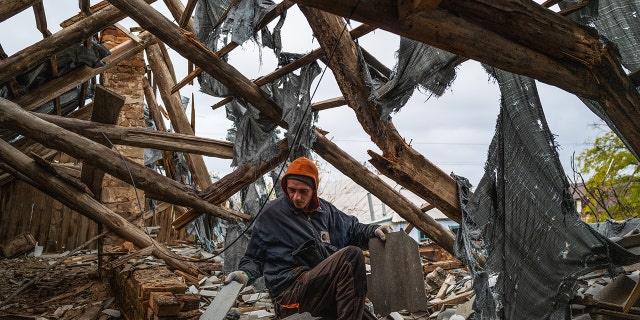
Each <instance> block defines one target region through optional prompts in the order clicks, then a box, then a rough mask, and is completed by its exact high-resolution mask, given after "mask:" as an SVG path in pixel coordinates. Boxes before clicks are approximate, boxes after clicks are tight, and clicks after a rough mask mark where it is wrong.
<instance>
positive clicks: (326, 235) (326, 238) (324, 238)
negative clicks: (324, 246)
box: [320, 231, 331, 243]
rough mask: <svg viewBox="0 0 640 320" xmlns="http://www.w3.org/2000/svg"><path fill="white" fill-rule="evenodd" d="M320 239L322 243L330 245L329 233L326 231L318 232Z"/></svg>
mask: <svg viewBox="0 0 640 320" xmlns="http://www.w3.org/2000/svg"><path fill="white" fill-rule="evenodd" d="M320 239H321V240H322V242H324V243H331V239H330V238H329V232H327V231H320Z"/></svg>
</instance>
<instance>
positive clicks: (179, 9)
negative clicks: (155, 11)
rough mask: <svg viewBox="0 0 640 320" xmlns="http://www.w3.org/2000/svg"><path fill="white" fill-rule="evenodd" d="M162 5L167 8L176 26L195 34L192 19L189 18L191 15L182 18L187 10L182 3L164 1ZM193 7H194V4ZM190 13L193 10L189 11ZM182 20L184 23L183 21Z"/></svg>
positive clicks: (170, 0)
mask: <svg viewBox="0 0 640 320" xmlns="http://www.w3.org/2000/svg"><path fill="white" fill-rule="evenodd" d="M190 2H191V1H190ZM193 2H195V1H193ZM164 4H165V5H167V8H168V9H169V12H170V13H171V16H172V17H173V19H174V20H175V21H177V22H178V25H179V26H180V28H183V29H185V30H187V31H189V32H193V33H195V30H194V29H193V18H192V17H191V14H190V13H189V14H188V15H187V16H186V17H184V16H185V13H187V10H186V8H185V6H184V4H182V1H180V0H164ZM193 5H194V7H195V3H194V4H193ZM192 11H193V9H191V12H192ZM183 18H184V21H183Z"/></svg>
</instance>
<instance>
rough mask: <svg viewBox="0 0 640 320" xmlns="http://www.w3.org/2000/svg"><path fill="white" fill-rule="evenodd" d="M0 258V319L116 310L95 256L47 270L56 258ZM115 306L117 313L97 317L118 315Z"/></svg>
mask: <svg viewBox="0 0 640 320" xmlns="http://www.w3.org/2000/svg"><path fill="white" fill-rule="evenodd" d="M0 259H1V260H0V305H1V306H0V319H37V318H40V319H42V318H44V319H84V317H82V316H83V315H85V316H86V315H88V314H90V313H92V312H91V310H103V308H106V309H108V308H112V309H115V310H117V307H116V306H115V305H113V299H112V298H111V294H110V293H109V285H108V282H107V280H101V279H100V278H99V277H98V274H97V271H98V264H97V260H93V261H81V262H75V261H69V262H64V263H61V264H60V265H58V266H57V267H56V268H55V269H53V270H49V271H48V270H47V269H48V268H49V266H50V265H52V264H54V263H55V262H56V261H57V259H42V258H34V257H21V258H13V259H6V258H0ZM65 261H67V260H65ZM38 276H42V277H41V279H40V280H39V281H37V282H36V283H34V284H31V285H28V286H25V285H26V284H27V283H28V282H29V281H30V280H32V279H34V278H35V277H38ZM23 287H26V289H25V290H24V291H22V292H21V293H18V294H17V295H15V296H14V297H11V296H12V295H13V294H15V293H16V292H18V290H20V289H21V288H23ZM8 299H9V300H8ZM98 306H99V307H98ZM115 310H114V313H113V315H116V317H114V316H109V315H107V314H105V313H102V314H101V315H100V317H99V319H118V317H117V312H116V311H115ZM109 312H111V311H109ZM96 318H98V316H97V315H96V316H95V317H94V318H93V319H96Z"/></svg>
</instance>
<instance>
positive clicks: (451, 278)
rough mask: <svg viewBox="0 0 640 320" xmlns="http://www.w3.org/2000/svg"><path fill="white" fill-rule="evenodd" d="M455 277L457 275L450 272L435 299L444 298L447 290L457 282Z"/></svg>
mask: <svg viewBox="0 0 640 320" xmlns="http://www.w3.org/2000/svg"><path fill="white" fill-rule="evenodd" d="M455 279H456V276H455V275H453V274H448V275H447V278H445V279H444V282H443V283H442V286H440V289H439V290H438V293H436V295H435V299H440V300H442V299H443V298H444V295H445V294H446V293H447V290H448V289H449V287H450V286H451V285H453V284H455Z"/></svg>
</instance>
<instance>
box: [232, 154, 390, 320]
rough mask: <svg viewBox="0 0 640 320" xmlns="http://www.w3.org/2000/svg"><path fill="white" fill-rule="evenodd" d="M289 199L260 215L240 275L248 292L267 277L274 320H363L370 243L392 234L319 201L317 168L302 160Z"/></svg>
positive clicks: (291, 176)
mask: <svg viewBox="0 0 640 320" xmlns="http://www.w3.org/2000/svg"><path fill="white" fill-rule="evenodd" d="M280 183H281V186H282V189H283V190H284V192H285V195H284V196H281V197H279V198H278V199H275V200H273V201H270V202H269V203H267V204H266V205H265V207H264V209H263V210H262V211H261V212H260V213H259V214H258V215H257V217H256V220H255V224H254V226H253V231H252V234H251V241H250V243H249V246H248V247H247V251H246V252H245V255H244V256H243V257H242V259H241V260H240V264H239V266H238V270H237V271H234V272H232V273H230V274H229V276H228V277H227V279H226V281H227V283H228V282H230V281H232V280H235V281H237V282H240V283H242V284H244V285H247V284H251V283H252V282H253V281H254V280H255V279H256V278H258V277H260V276H264V278H265V282H266V285H267V288H268V289H269V293H270V295H271V297H272V299H273V301H274V305H275V311H276V316H278V317H279V318H284V317H287V316H289V315H292V314H294V313H302V312H309V313H311V315H313V316H318V317H323V318H330V319H358V320H360V319H362V318H363V314H364V305H365V295H366V292H367V280H366V271H365V263H364V255H363V254H362V250H361V249H367V247H368V244H369V239H370V238H374V237H378V238H380V239H381V240H383V241H384V240H385V233H389V232H391V228H390V227H389V226H379V225H367V224H362V223H360V222H359V221H358V219H357V218H355V217H353V216H349V215H347V214H345V213H344V212H342V211H340V210H338V209H337V208H336V207H335V206H334V205H332V204H331V203H329V202H328V201H326V200H324V199H320V198H318V168H317V167H316V166H315V164H314V163H313V162H312V161H311V160H309V159H307V158H305V157H300V158H297V159H296V160H294V161H293V162H291V164H290V165H289V168H288V169H287V172H286V173H285V174H284V176H283V177H282V179H281V181H280Z"/></svg>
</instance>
